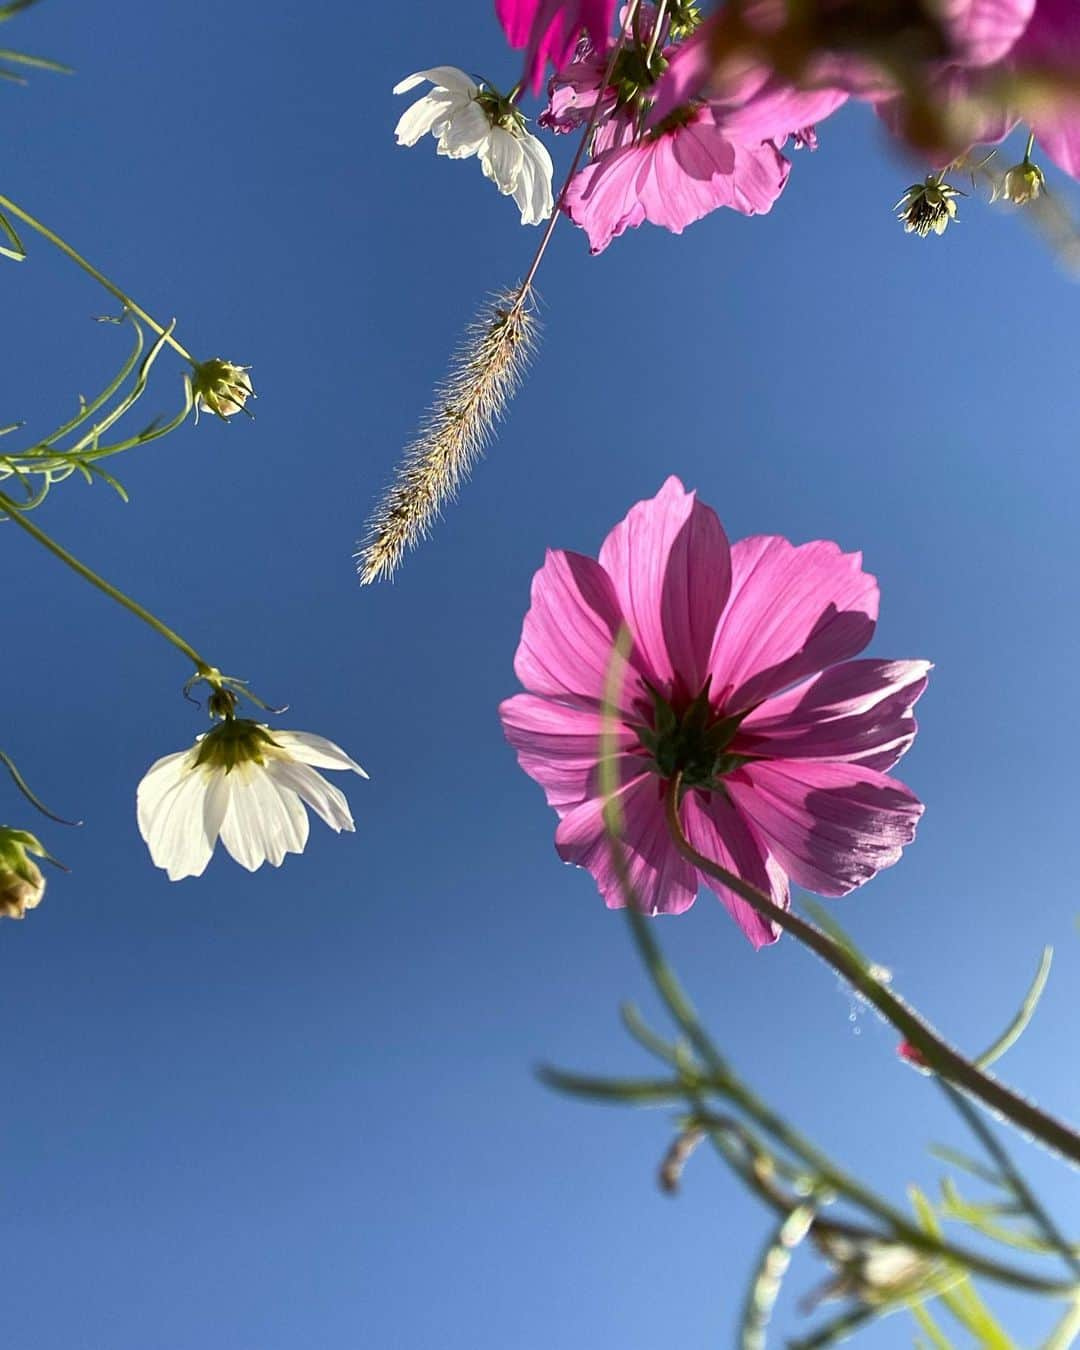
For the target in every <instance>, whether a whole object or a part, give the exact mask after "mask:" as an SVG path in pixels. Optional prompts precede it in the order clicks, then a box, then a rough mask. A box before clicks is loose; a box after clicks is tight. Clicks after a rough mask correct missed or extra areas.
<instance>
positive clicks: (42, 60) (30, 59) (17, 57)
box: [0, 47, 75, 75]
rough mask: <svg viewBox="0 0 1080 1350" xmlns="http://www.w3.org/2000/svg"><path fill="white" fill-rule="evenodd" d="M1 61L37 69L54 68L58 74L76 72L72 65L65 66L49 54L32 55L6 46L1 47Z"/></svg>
mask: <svg viewBox="0 0 1080 1350" xmlns="http://www.w3.org/2000/svg"><path fill="white" fill-rule="evenodd" d="M0 61H13V62H14V63H15V65H17V66H33V67H34V68H35V69H36V70H53V71H55V72H56V73H57V74H58V75H73V74H74V73H75V72H74V71H73V70H72V68H71V66H65V65H64V64H63V62H61V61H53V60H51V59H50V58H49V57H47V56H30V55H29V54H28V53H26V52H13V51H9V50H8V48H6V47H0Z"/></svg>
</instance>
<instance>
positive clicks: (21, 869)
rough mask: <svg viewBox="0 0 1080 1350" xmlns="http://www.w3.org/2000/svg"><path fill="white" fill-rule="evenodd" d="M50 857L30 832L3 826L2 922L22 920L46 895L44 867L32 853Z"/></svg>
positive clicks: (0, 849)
mask: <svg viewBox="0 0 1080 1350" xmlns="http://www.w3.org/2000/svg"><path fill="white" fill-rule="evenodd" d="M31 853H34V854H36V855H37V856H38V857H39V858H48V857H49V854H48V852H47V851H46V850H45V847H44V845H42V843H41V842H40V840H38V839H37V838H36V836H35V835H32V834H31V833H30V832H29V830H13V829H11V828H10V827H9V826H7V825H0V919H22V918H25V917H26V911H27V910H28V909H36V908H37V906H38V905H39V904H40V903H41V897H42V896H43V895H44V894H45V878H44V877H43V876H42V874H41V868H40V867H38V865H37V863H36V862H34V860H33V858H31V857H29V854H31Z"/></svg>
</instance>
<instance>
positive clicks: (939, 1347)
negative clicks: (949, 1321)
mask: <svg viewBox="0 0 1080 1350" xmlns="http://www.w3.org/2000/svg"><path fill="white" fill-rule="evenodd" d="M909 1311H910V1312H911V1315H912V1317H914V1319H915V1321H916V1322H918V1324H919V1326H920V1327H922V1329H923V1331H925V1332H926V1334H927V1335H928V1336H929V1337H930V1344H931V1345H932V1346H933V1347H934V1350H956V1348H955V1346H954V1345H953V1343H952V1341H950V1340H949V1338H948V1336H946V1335H945V1333H944V1332H943V1331H942V1330H941V1328H940V1327H939V1326H938V1324H937V1323H936V1322H935V1321H934V1319H933V1317H931V1315H930V1310H929V1308H927V1307H926V1306H925V1305H924V1304H922V1303H913V1304H912V1305H911V1307H910V1309H909Z"/></svg>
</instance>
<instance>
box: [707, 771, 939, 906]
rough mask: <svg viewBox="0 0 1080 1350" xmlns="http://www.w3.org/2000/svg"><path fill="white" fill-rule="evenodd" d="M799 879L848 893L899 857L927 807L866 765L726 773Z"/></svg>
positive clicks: (821, 890) (827, 891)
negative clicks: (924, 807) (924, 808)
mask: <svg viewBox="0 0 1080 1350" xmlns="http://www.w3.org/2000/svg"><path fill="white" fill-rule="evenodd" d="M724 781H725V784H726V785H727V788H728V792H729V793H730V794H731V798H732V801H733V802H734V803H735V805H736V806H737V807H738V808H739V810H740V811H741V812H742V813H743V815H745V816H746V817H747V819H748V820H750V821H751V822H752V824H753V825H754V827H755V830H756V831H757V833H758V834H759V835H760V836H761V838H762V839H763V840H764V841H765V843H766V844H767V846H768V848H769V850H770V852H771V853H772V854H773V855H774V856H775V858H776V860H777V862H778V863H779V864H780V866H781V867H783V869H784V870H785V871H786V872H787V873H788V875H789V876H790V877H791V879H792V880H793V881H796V882H798V884H799V885H800V886H805V887H806V889H807V890H809V891H816V892H817V893H818V894H819V895H846V894H847V893H848V891H851V890H854V889H855V887H856V886H861V885H862V884H863V882H865V881H869V880H870V878H871V877H872V876H874V875H875V874H876V873H878V872H879V871H881V869H882V868H883V867H891V866H892V864H893V863H895V862H897V861H898V860H899V858H900V854H901V852H902V850H903V847H904V845H905V844H910V843H911V841H912V839H914V837H915V827H916V824H917V823H918V820H919V817H920V816H921V815H922V813H923V806H922V803H921V802H920V801H919V799H918V798H917V797H916V796H915V795H914V793H912V792H911V790H910V789H909V788H907V787H905V786H904V784H903V783H899V782H897V781H896V779H894V778H887V777H886V776H885V774H883V773H879V772H877V771H876V770H874V769H867V768H865V767H864V766H863V765H861V764H836V763H829V764H817V763H814V762H812V761H804V760H787V761H783V762H773V763H760V764H746V765H744V766H743V767H742V768H741V769H738V770H736V772H735V773H733V774H730V775H729V776H728V777H727V778H726V779H725V780H724Z"/></svg>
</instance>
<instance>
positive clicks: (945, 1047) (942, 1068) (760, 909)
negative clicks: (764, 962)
mask: <svg viewBox="0 0 1080 1350" xmlns="http://www.w3.org/2000/svg"><path fill="white" fill-rule="evenodd" d="M681 784H682V775H681V774H677V775H676V776H675V777H674V778H673V779H672V780H671V784H670V786H669V788H668V792H667V798H666V813H667V825H668V831H669V833H670V835H671V838H672V841H673V842H674V844H675V847H676V849H677V850H678V852H679V853H680V854H681V856H682V857H683V858H685V859H686V861H687V862H689V863H691V864H692V865H693V866H694V867H696V868H698V870H699V871H701V872H704V873H705V874H706V875H707V876H710V877H713V878H714V879H715V880H717V881H719V882H720V883H721V884H722V885H724V886H726V887H727V888H728V889H729V890H731V891H734V892H735V894H736V895H738V896H739V897H740V898H741V899H743V900H745V901H746V903H747V904H748V905H750V907H751V908H752V909H754V910H755V911H756V912H757V913H758V914H760V915H761V916H762V917H763V918H766V919H768V920H770V921H771V922H773V923H775V924H776V925H777V926H778V927H780V928H783V929H784V930H785V931H786V932H788V933H791V934H792V936H793V937H795V938H797V939H798V940H799V942H801V943H802V944H803V946H804V947H807V948H809V949H810V951H812V952H815V953H816V954H817V955H818V956H820V957H821V959H822V960H823V961H824V962H825V963H826V964H827V965H829V966H831V967H832V968H833V970H835V971H836V972H837V973H838V974H839V975H842V976H843V977H844V979H845V980H847V981H848V983H849V984H850V985H851V986H852V988H853V989H855V990H856V991H857V992H858V993H860V994H861V995H862V996H863V998H865V999H866V1001H867V1002H868V1003H870V1004H871V1005H872V1006H873V1007H875V1008H876V1009H877V1010H878V1012H879V1013H881V1015H882V1016H883V1017H884V1018H885V1019H886V1020H887V1021H888V1022H891V1023H892V1025H893V1026H894V1027H895V1028H896V1029H897V1031H899V1032H900V1033H901V1035H903V1036H904V1037H905V1038H906V1039H907V1040H908V1041H910V1042H911V1044H912V1045H914V1046H915V1048H916V1049H917V1050H919V1051H920V1052H921V1053H922V1055H923V1057H924V1058H925V1060H926V1062H927V1064H928V1065H929V1066H930V1067H931V1068H932V1069H934V1070H935V1072H937V1073H939V1074H940V1075H941V1077H942V1078H944V1079H946V1080H948V1081H949V1082H951V1083H955V1084H956V1085H957V1086H958V1087H961V1088H963V1089H964V1091H965V1092H968V1093H970V1094H971V1096H973V1097H977V1098H978V1099H979V1100H980V1101H981V1102H982V1103H983V1104H984V1105H985V1106H988V1107H989V1108H990V1109H991V1110H992V1111H996V1112H998V1113H999V1114H1001V1115H1002V1116H1004V1117H1005V1118H1006V1119H1007V1120H1009V1121H1011V1123H1012V1124H1013V1125H1015V1126H1016V1127H1017V1128H1018V1129H1021V1130H1023V1131H1025V1132H1026V1133H1028V1134H1030V1135H1032V1136H1033V1137H1034V1138H1036V1139H1038V1140H1040V1141H1041V1142H1042V1143H1044V1144H1045V1145H1046V1146H1047V1147H1048V1148H1050V1149H1053V1150H1054V1152H1056V1153H1059V1154H1060V1155H1061V1156H1062V1157H1063V1158H1067V1159H1068V1160H1069V1161H1070V1162H1073V1163H1080V1135H1078V1134H1077V1133H1076V1132H1075V1131H1074V1130H1072V1129H1071V1128H1070V1127H1069V1126H1068V1125H1066V1124H1064V1123H1063V1122H1062V1121H1059V1120H1056V1119H1055V1118H1054V1117H1053V1116H1050V1115H1047V1114H1046V1113H1045V1112H1044V1111H1040V1110H1039V1109H1038V1107H1036V1106H1034V1105H1033V1104H1032V1103H1031V1102H1029V1101H1027V1100H1025V1099H1024V1098H1023V1097H1021V1096H1019V1095H1018V1094H1017V1093H1015V1092H1013V1091H1012V1089H1010V1088H1007V1087H1005V1086H1004V1084H1002V1083H999V1082H998V1081H997V1079H995V1078H992V1077H990V1075H989V1074H986V1073H984V1072H982V1071H981V1070H979V1069H977V1068H976V1067H975V1065H974V1064H972V1063H971V1062H970V1061H969V1060H966V1059H965V1058H964V1057H963V1055H961V1054H960V1053H959V1052H958V1051H957V1050H954V1049H953V1047H952V1046H951V1045H949V1044H948V1043H947V1042H946V1041H944V1040H942V1038H941V1037H940V1036H939V1035H938V1034H937V1032H936V1031H934V1029H933V1028H932V1027H931V1026H930V1025H929V1023H927V1022H925V1021H924V1020H923V1018H922V1017H920V1016H919V1015H918V1014H917V1013H916V1012H914V1011H913V1010H912V1009H911V1008H909V1007H908V1005H907V1004H906V1003H905V1002H904V1001H903V1000H902V999H901V998H899V997H898V996H897V995H896V994H894V993H892V992H891V991H890V990H889V989H888V988H886V986H885V985H883V984H882V983H881V981H880V980H878V979H876V978H874V976H873V975H872V974H871V973H870V970H869V969H868V968H867V967H866V966H865V965H864V964H863V963H862V962H861V961H859V959H858V958H857V957H855V956H854V955H853V954H852V953H851V952H850V951H849V950H848V949H847V948H845V947H843V946H842V945H841V944H840V943H838V942H836V941H835V940H834V939H833V938H831V937H829V936H828V934H826V933H823V932H822V931H821V929H820V928H815V927H814V925H813V924H811V923H807V921H806V920H805V919H802V918H800V917H799V916H798V915H797V914H793V913H792V912H791V911H790V910H786V909H781V908H780V906H779V905H776V904H774V903H773V901H772V900H771V899H770V898H769V896H767V895H766V894H765V893H764V892H763V891H759V890H758V889H757V887H756V886H751V885H750V884H749V883H748V882H746V881H744V880H743V879H742V878H741V877H738V876H736V875H735V874H734V873H733V872H729V871H728V870H727V869H726V868H724V867H721V866H720V865H719V863H716V862H714V861H713V860H712V859H711V858H706V857H705V855H704V854H702V853H699V852H698V851H697V849H695V848H694V846H693V845H692V844H691V843H690V841H689V840H688V839H687V837H686V835H685V833H684V832H683V827H682V822H681V821H680V820H679V808H678V802H679V792H680V788H681ZM639 917H640V916H639Z"/></svg>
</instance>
